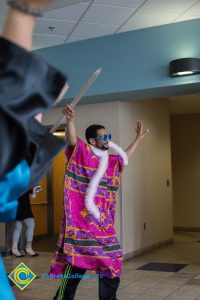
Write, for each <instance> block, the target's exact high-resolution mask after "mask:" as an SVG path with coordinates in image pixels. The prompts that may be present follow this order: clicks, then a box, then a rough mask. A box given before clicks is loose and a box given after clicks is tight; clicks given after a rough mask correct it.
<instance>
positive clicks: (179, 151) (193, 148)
mask: <svg viewBox="0 0 200 300" xmlns="http://www.w3.org/2000/svg"><path fill="white" fill-rule="evenodd" d="M199 132H200V114H199V113H197V114H186V115H174V116H172V117H171V136H172V170H173V203H174V226H175V227H181V228H198V229H199V228H200V139H199Z"/></svg>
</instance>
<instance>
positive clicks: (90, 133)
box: [85, 124, 105, 144]
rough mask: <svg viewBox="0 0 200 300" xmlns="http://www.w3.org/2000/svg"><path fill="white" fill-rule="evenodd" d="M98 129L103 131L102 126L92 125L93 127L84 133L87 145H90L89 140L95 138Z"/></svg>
mask: <svg viewBox="0 0 200 300" xmlns="http://www.w3.org/2000/svg"><path fill="white" fill-rule="evenodd" d="M99 129H105V127H104V126H102V125H97V124H94V125H90V126H89V127H88V128H87V129H86V131H85V137H86V140H87V142H88V144H90V141H89V140H90V139H91V138H96V137H97V130H99Z"/></svg>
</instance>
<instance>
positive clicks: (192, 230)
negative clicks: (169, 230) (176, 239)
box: [173, 226, 200, 232]
mask: <svg viewBox="0 0 200 300" xmlns="http://www.w3.org/2000/svg"><path fill="white" fill-rule="evenodd" d="M173 229H174V231H191V232H200V227H176V226H175V227H174V228H173Z"/></svg>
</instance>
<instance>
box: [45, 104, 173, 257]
mask: <svg viewBox="0 0 200 300" xmlns="http://www.w3.org/2000/svg"><path fill="white" fill-rule="evenodd" d="M60 112H61V109H54V110H52V111H51V112H49V113H48V115H47V116H45V118H44V124H46V125H49V124H53V123H55V122H56V121H57V119H58V118H59V117H60ZM138 119H142V120H143V121H144V124H145V126H148V128H149V129H150V130H151V132H150V133H149V134H148V136H147V137H145V139H144V140H143V141H142V142H141V145H140V146H139V148H138V149H137V150H136V154H135V155H134V157H132V158H131V160H130V163H129V166H128V167H126V169H125V171H124V175H123V178H122V203H123V204H122V224H121V225H122V227H123V234H122V235H123V248H124V253H125V254H128V253H132V252H134V251H135V250H139V249H143V248H145V247H148V246H150V245H153V244H157V243H160V242H162V241H165V240H167V239H170V238H171V237H172V194H171V185H170V187H167V186H166V180H167V179H169V180H170V183H171V156H170V120H169V106H168V102H167V101H165V100H154V101H150V100H148V101H139V102H131V103H126V102H107V103H99V104H88V105H80V106H78V107H77V113H76V127H77V132H78V135H79V136H80V137H82V138H83V137H84V132H85V129H86V127H87V126H88V125H90V124H92V123H97V124H98V123H100V124H103V125H105V127H106V128H107V130H108V131H111V132H112V135H113V141H115V142H116V143H118V144H120V145H121V146H122V147H123V148H126V147H127V146H128V144H129V143H130V142H131V141H132V140H133V138H134V137H135V129H134V128H135V122H136V121H137V120H138ZM116 221H117V222H116V228H117V231H118V234H119V235H120V222H119V221H120V212H119V209H118V211H117V219H116ZM144 222H146V226H147V228H146V231H144V229H143V224H144Z"/></svg>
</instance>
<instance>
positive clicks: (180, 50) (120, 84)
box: [36, 19, 200, 101]
mask: <svg viewBox="0 0 200 300" xmlns="http://www.w3.org/2000/svg"><path fill="white" fill-rule="evenodd" d="M36 52H37V53H39V54H40V55H42V56H44V57H45V59H46V60H47V61H48V62H50V63H51V64H53V65H54V66H56V67H58V68H59V69H60V70H62V71H63V72H65V73H66V74H67V75H68V78H69V84H70V92H69V94H68V98H71V97H73V96H74V95H75V94H76V93H77V92H78V91H79V90H80V88H81V87H82V85H83V84H84V83H85V81H86V80H87V79H88V78H89V77H90V75H91V74H92V73H93V72H94V71H95V70H96V69H97V68H99V67H102V68H103V72H102V74H101V76H100V77H99V79H98V80H97V81H96V82H95V84H94V85H93V86H92V88H91V89H90V90H89V91H88V93H87V96H92V99H93V101H95V97H94V96H97V97H96V99H97V100H103V98H104V97H105V95H107V98H108V99H109V97H110V100H112V97H113V98H114V99H115V100H116V96H117V95H118V97H119V95H120V97H121V98H123V95H124V99H126V98H127V97H129V98H131V97H132V96H134V98H136V99H137V98H138V99H139V98H141V99H142V98H143V97H145V98H152V97H160V96H167V95H173V94H174V95H176V94H181V93H191V92H193V91H194V92H197V91H199V90H200V86H199V80H200V75H192V76H185V77H181V78H180V77H179V78H170V77H169V75H168V64H169V62H170V61H171V60H173V59H176V58H183V57H200V20H199V19H196V20H192V21H185V22H180V23H174V24H170V25H163V26H158V27H151V28H146V29H141V30H135V31H129V32H125V33H119V34H115V35H109V36H106V37H100V38H95V39H90V40H84V41H80V42H75V43H71V44H66V45H61V46H56V47H51V48H46V49H40V50H37V51H36ZM103 95H104V97H102V96H103ZM88 99H90V98H88Z"/></svg>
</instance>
